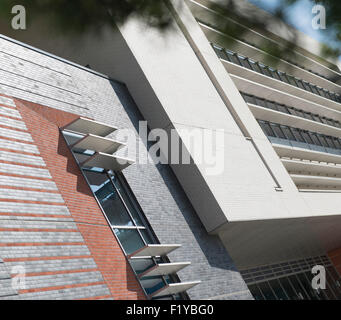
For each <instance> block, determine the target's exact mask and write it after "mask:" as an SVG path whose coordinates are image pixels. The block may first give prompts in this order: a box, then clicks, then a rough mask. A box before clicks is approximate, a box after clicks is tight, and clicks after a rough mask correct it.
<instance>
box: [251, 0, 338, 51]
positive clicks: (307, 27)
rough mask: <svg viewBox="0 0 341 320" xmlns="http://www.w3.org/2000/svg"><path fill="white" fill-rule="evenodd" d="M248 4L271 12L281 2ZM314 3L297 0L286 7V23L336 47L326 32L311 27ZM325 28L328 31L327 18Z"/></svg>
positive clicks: (269, 0)
mask: <svg viewBox="0 0 341 320" xmlns="http://www.w3.org/2000/svg"><path fill="white" fill-rule="evenodd" d="M248 1H249V2H251V3H253V4H255V5H257V6H258V7H260V8H262V9H264V10H266V11H269V12H273V11H274V10H275V9H276V8H277V7H278V5H279V4H280V3H281V2H282V0H248ZM313 6H314V2H313V1H311V0H298V1H297V2H296V3H295V4H293V5H292V6H290V7H288V8H287V9H286V10H285V12H284V14H285V16H286V19H287V20H286V22H287V23H288V24H291V25H292V26H293V27H295V28H297V29H298V30H300V31H301V32H303V33H305V34H307V35H309V36H310V37H312V38H314V39H316V40H318V41H321V42H324V43H327V44H328V45H330V46H331V47H338V46H340V43H336V42H334V41H333V40H332V39H331V37H330V36H329V35H328V33H327V31H326V30H321V29H320V30H315V29H313V27H312V19H313V17H314V16H315V15H314V14H313V13H312V8H313ZM326 27H327V29H328V16H327V17H326Z"/></svg>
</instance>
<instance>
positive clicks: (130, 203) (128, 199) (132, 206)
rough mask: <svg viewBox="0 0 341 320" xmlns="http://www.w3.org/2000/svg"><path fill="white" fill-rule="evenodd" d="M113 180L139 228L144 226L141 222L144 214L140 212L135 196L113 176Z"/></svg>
mask: <svg viewBox="0 0 341 320" xmlns="http://www.w3.org/2000/svg"><path fill="white" fill-rule="evenodd" d="M111 178H112V180H113V182H114V184H115V186H116V189H117V190H118V192H119V193H120V195H121V197H122V198H123V200H124V203H125V205H126V206H127V207H128V210H129V212H130V214H131V215H132V216H133V218H134V221H135V224H136V225H138V226H143V223H142V220H141V216H142V213H141V212H140V208H139V207H138V205H137V204H136V201H134V200H133V199H132V197H133V196H132V195H131V194H130V191H129V190H128V188H127V187H126V186H124V185H123V184H122V182H121V181H120V179H118V178H117V177H116V176H115V175H111Z"/></svg>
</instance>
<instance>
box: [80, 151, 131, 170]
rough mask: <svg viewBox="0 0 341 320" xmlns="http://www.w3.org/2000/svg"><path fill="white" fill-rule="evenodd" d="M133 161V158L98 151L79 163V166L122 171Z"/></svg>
mask: <svg viewBox="0 0 341 320" xmlns="http://www.w3.org/2000/svg"><path fill="white" fill-rule="evenodd" d="M133 163H134V161H133V160H130V159H126V158H121V157H117V156H113V155H110V154H106V153H102V152H98V153H96V154H94V155H93V156H91V157H90V158H89V159H87V160H85V161H84V162H83V163H81V167H96V168H103V169H106V170H113V171H122V170H123V169H125V168H127V167H129V166H130V165H132V164H133Z"/></svg>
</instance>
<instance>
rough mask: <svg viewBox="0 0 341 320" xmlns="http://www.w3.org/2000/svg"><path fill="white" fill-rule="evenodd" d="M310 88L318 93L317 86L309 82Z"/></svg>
mask: <svg viewBox="0 0 341 320" xmlns="http://www.w3.org/2000/svg"><path fill="white" fill-rule="evenodd" d="M310 88H311V90H312V92H313V93H315V94H319V93H318V91H317V88H316V86H315V85H314V84H310Z"/></svg>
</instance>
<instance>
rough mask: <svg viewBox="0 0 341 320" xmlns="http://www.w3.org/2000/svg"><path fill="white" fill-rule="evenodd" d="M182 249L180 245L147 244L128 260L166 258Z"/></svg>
mask: <svg viewBox="0 0 341 320" xmlns="http://www.w3.org/2000/svg"><path fill="white" fill-rule="evenodd" d="M180 247H181V245H180V244H147V245H146V246H144V247H143V248H141V249H139V250H137V251H135V252H133V253H132V254H130V255H129V256H128V258H137V257H158V256H165V255H167V254H168V253H170V252H172V251H174V250H175V249H178V248H180Z"/></svg>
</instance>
